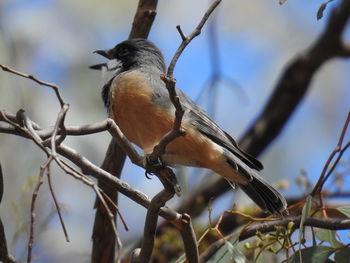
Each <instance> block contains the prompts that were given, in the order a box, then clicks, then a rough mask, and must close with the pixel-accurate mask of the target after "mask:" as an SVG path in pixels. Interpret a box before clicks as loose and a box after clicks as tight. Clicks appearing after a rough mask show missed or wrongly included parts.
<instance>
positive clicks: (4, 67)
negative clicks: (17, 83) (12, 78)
mask: <svg viewBox="0 0 350 263" xmlns="http://www.w3.org/2000/svg"><path fill="white" fill-rule="evenodd" d="M0 68H1V69H2V70H3V71H7V72H10V73H13V74H15V75H17V76H21V77H23V78H26V79H31V80H33V81H34V82H36V83H38V84H39V85H42V86H46V87H50V88H52V89H53V90H54V92H55V94H56V97H57V99H58V101H59V102H60V105H61V107H63V105H64V101H63V99H62V96H61V94H60V92H59V87H58V86H56V85H55V84H52V83H49V82H46V81H43V80H40V79H38V78H36V77H34V76H33V75H29V74H25V73H22V72H19V71H17V70H14V69H12V68H10V67H8V66H4V65H2V64H0Z"/></svg>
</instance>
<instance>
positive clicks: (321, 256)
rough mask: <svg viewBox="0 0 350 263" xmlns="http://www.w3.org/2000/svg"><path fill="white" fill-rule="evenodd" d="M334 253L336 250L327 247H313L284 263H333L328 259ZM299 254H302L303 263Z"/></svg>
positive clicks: (294, 255)
mask: <svg viewBox="0 0 350 263" xmlns="http://www.w3.org/2000/svg"><path fill="white" fill-rule="evenodd" d="M333 252H334V249H333V248H331V247H326V246H313V247H307V248H304V249H301V250H299V251H297V252H295V254H293V255H292V256H290V257H289V258H288V259H286V260H284V261H283V263H302V262H303V263H328V262H332V261H330V259H328V257H329V256H330V255H331V254H332V253H333ZM299 254H301V261H300V257H299Z"/></svg>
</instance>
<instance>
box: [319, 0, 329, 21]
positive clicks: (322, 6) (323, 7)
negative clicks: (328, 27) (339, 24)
mask: <svg viewBox="0 0 350 263" xmlns="http://www.w3.org/2000/svg"><path fill="white" fill-rule="evenodd" d="M330 2H333V0H327V1H326V2H323V3H322V5H321V6H320V8H319V9H318V11H317V14H316V17H317V20H319V19H321V18H322V17H323V12H324V10H325V9H326V7H327V5H328V4H329V3H330Z"/></svg>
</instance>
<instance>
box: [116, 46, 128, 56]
mask: <svg viewBox="0 0 350 263" xmlns="http://www.w3.org/2000/svg"><path fill="white" fill-rule="evenodd" d="M129 54H130V50H129V49H127V48H125V47H123V48H120V49H119V50H118V56H119V57H125V56H127V55H129Z"/></svg>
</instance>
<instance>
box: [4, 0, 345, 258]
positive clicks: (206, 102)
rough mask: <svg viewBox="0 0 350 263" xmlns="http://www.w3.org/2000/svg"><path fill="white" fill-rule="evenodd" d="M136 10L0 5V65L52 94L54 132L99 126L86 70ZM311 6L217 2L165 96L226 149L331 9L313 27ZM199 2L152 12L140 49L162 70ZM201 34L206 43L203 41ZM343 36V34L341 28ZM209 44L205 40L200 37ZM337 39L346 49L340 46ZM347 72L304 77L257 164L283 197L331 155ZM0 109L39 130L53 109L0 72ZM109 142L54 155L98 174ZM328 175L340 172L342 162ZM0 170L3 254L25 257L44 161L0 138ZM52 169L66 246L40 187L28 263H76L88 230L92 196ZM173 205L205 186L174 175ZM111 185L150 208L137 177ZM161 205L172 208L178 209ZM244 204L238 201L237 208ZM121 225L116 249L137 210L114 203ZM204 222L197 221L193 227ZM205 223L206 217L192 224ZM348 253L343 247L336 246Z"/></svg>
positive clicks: (52, 3) (339, 69)
mask: <svg viewBox="0 0 350 263" xmlns="http://www.w3.org/2000/svg"><path fill="white" fill-rule="evenodd" d="M137 2H138V1H137V0H132V1H131V0H119V1H112V0H105V1H96V0H75V1H69V0H60V1H58V0H32V1H27V0H2V1H0V63H1V64H4V65H7V66H10V67H12V68H14V69H16V70H19V71H22V72H25V73H28V74H33V75H35V76H36V77H38V78H40V79H42V80H45V81H48V82H53V83H55V84H57V85H58V86H59V87H60V91H61V94H62V95H63V98H64V100H65V101H66V102H68V103H69V104H70V110H69V112H68V114H67V119H66V125H82V124H88V123H93V122H97V121H101V120H104V119H105V118H106V116H107V115H106V111H105V109H104V106H103V103H102V100H101V96H100V91H101V84H102V80H101V77H100V74H99V72H96V71H92V70H89V69H88V67H89V66H90V65H92V64H96V63H100V62H103V61H104V60H103V58H101V57H99V56H98V55H96V54H93V53H92V52H93V51H94V50H97V49H105V48H111V47H113V46H114V45H115V44H117V43H118V42H120V41H122V40H124V39H126V38H127V37H128V34H129V31H130V28H131V23H132V20H133V17H134V13H135V10H136V6H137ZM321 3H322V1H316V0H313V1H306V2H305V1H300V0H289V1H287V2H286V3H285V4H284V5H282V6H280V5H279V4H278V1H277V0H275V1H261V0H251V1H245V0H237V1H223V2H222V3H221V5H220V6H219V8H218V9H217V10H216V11H215V15H214V16H213V17H212V18H211V19H210V20H209V22H208V24H207V25H206V26H205V27H204V30H203V32H202V34H201V35H200V36H199V37H198V38H196V39H195V40H194V41H193V42H192V43H191V44H190V45H189V46H188V47H187V48H186V50H185V52H184V53H183V54H182V56H181V58H180V60H179V61H178V64H177V66H176V69H175V75H174V76H175V78H176V79H177V87H179V88H181V89H182V90H183V91H184V92H185V93H187V94H188V95H189V96H190V97H191V98H192V99H193V100H197V101H198V103H199V104H200V105H201V106H202V107H203V108H205V109H207V110H208V111H209V113H210V114H211V115H212V116H213V118H214V119H215V120H216V121H217V122H218V123H219V124H220V125H221V127H222V128H224V129H225V130H226V131H227V132H229V133H230V134H231V135H232V136H233V137H234V138H237V139H238V138H239V137H240V135H241V134H242V133H243V132H244V131H245V130H246V129H247V128H248V126H249V125H250V124H251V123H252V122H253V121H254V119H255V118H256V117H257V115H258V113H259V112H260V111H261V109H262V107H263V106H264V104H265V102H266V100H267V99H268V97H269V95H270V94H271V91H272V89H273V87H274V85H275V84H276V82H277V81H278V79H279V77H280V74H281V71H282V69H283V68H284V66H285V65H287V64H288V62H289V61H290V60H291V59H292V58H293V57H294V56H295V55H296V54H298V53H300V52H302V51H303V50H305V49H307V48H308V47H309V46H310V45H311V43H313V41H314V40H315V39H316V38H317V36H318V35H319V33H320V32H321V31H322V29H323V28H324V25H325V22H326V20H327V16H328V15H329V13H330V10H331V9H332V6H334V5H336V4H337V1H334V2H333V3H331V4H330V5H329V7H328V8H327V9H326V11H325V14H324V15H325V17H324V18H323V19H321V20H317V19H316V12H317V10H318V8H319V6H320V5H321ZM208 5H209V1H203V0H192V1H186V0H177V1H159V4H158V14H157V16H156V19H155V22H154V25H153V28H152V30H151V34H150V36H149V39H150V40H152V41H153V42H155V43H156V44H157V45H158V46H159V47H160V48H161V49H162V50H163V52H164V55H165V58H166V61H167V63H169V62H170V60H171V58H172V56H173V54H174V52H175V51H176V49H177V47H178V45H179V44H180V42H181V38H180V36H179V34H178V32H177V31H176V29H175V26H176V25H178V24H180V25H181V26H182V29H183V31H184V33H185V34H186V33H190V32H192V30H193V29H194V27H195V26H196V25H197V23H198V22H199V20H200V19H201V17H202V15H203V14H204V12H205V11H206V9H207V7H208ZM210 28H211V29H212V30H213V29H214V33H213V31H210ZM349 28H350V27H349ZM210 32H211V33H210ZM213 36H216V37H215V39H216V41H217V44H218V50H217V51H218V53H217V56H216V60H215V61H214V63H216V64H214V65H216V66H215V69H216V70H217V69H219V71H218V72H214V73H219V77H220V78H219V81H217V82H215V85H214V86H210V87H211V88H209V83H210V81H211V80H212V78H211V77H212V76H213V61H212V60H211V56H210V55H211V53H210V52H213V42H211V41H212V40H213ZM349 37H350V34H349V30H347V33H346V39H348V40H350V38H349ZM349 72H350V63H349V61H346V60H340V59H339V60H332V61H330V62H328V63H327V64H325V65H324V66H323V67H322V68H321V69H320V70H319V71H318V72H317V74H316V75H315V76H314V79H313V82H312V86H311V88H310V90H309V92H308V94H307V95H306V97H305V99H304V100H303V102H302V103H301V104H300V107H299V108H298V109H297V110H296V112H295V113H294V114H293V116H292V118H291V119H290V121H289V122H288V124H287V125H286V126H285V128H284V130H283V132H282V134H281V135H280V136H279V137H278V138H277V140H275V141H274V142H273V143H272V144H271V146H270V147H269V148H268V149H267V150H266V151H265V152H264V154H263V155H262V156H261V157H260V159H261V160H262V162H263V163H264V166H265V169H264V171H263V175H264V176H265V177H267V178H268V179H269V180H270V181H271V182H273V183H274V184H278V183H280V182H281V181H283V180H287V181H288V182H289V186H288V187H287V188H286V189H285V190H284V191H283V193H284V194H285V195H286V196H289V197H291V196H300V195H301V194H302V193H303V188H302V187H300V186H298V184H297V178H298V177H300V175H301V174H306V175H307V176H308V177H309V179H310V180H311V181H312V182H315V181H316V180H317V178H318V176H319V174H320V173H321V170H322V168H323V165H324V163H325V161H326V159H327V158H328V155H329V154H330V152H331V151H332V150H333V148H334V147H335V145H336V143H337V141H338V136H339V134H340V131H341V128H342V126H343V123H344V121H345V118H346V115H347V112H348V110H349V108H350V107H349V106H350V89H349V83H350V74H349ZM0 80H1V81H0V108H1V109H5V110H6V111H8V112H11V113H15V112H16V111H17V110H18V109H20V108H24V109H25V110H26V111H27V113H28V115H29V116H30V118H31V119H32V120H34V121H35V122H37V123H38V124H40V125H41V126H42V127H49V126H52V125H53V124H54V122H55V119H56V117H57V113H58V111H59V103H58V101H57V99H56V97H55V95H54V93H53V92H52V90H50V89H49V88H46V87H40V86H38V85H37V84H35V83H34V82H31V81H29V80H27V79H23V78H19V77H16V76H14V75H12V74H9V73H5V72H0ZM109 141H110V135H109V134H108V133H101V134H95V135H90V136H82V137H69V138H67V139H66V141H65V144H67V145H69V146H70V147H73V148H75V149H76V150H77V151H79V152H80V153H81V154H82V155H84V156H85V157H87V158H88V159H90V160H91V161H92V162H94V163H95V164H98V165H99V164H101V162H102V160H103V158H104V154H105V151H106V148H107V146H108V143H109ZM343 159H344V162H343V163H342V164H341V165H340V166H339V169H346V167H349V166H348V164H346V161H349V154H347V155H345V157H344V158H343ZM0 161H1V164H2V167H3V172H4V183H5V192H4V198H3V202H2V204H1V206H0V215H1V218H2V220H3V223H4V225H5V231H6V234H7V238H8V242H9V246H10V251H11V253H12V254H13V255H14V256H15V257H16V258H17V259H21V260H23V259H24V258H25V257H26V245H27V239H28V227H29V224H28V223H29V216H30V210H29V209H30V199H31V195H32V192H33V189H34V186H35V184H36V181H37V176H38V174H39V168H40V164H42V163H43V162H44V161H45V156H44V154H43V153H42V152H41V150H39V149H38V148H37V147H36V146H35V145H34V144H33V143H32V142H31V141H28V140H25V139H21V138H19V137H16V136H12V135H6V134H0ZM54 168H55V169H53V183H54V188H55V191H56V194H57V198H58V200H59V202H60V204H62V206H63V215H64V219H65V222H66V225H67V228H68V232H69V235H70V239H71V242H70V243H66V242H65V238H64V235H63V232H62V230H61V227H60V224H59V221H58V217H57V214H56V212H55V209H54V204H53V201H52V198H51V196H50V194H49V192H48V186H47V183H46V182H45V183H44V185H43V186H42V187H41V189H40V193H39V198H38V203H37V208H36V210H37V219H36V220H37V221H36V235H35V244H34V259H35V261H36V262H52V263H54V262H69V261H71V260H72V258H74V262H88V261H89V256H90V251H91V233H92V224H93V218H94V210H93V204H94V200H95V195H94V192H93V191H92V190H91V189H90V188H88V187H87V186H85V185H83V184H82V183H81V182H79V181H76V180H74V179H72V178H71V177H70V176H68V175H65V174H64V173H63V172H61V171H60V170H59V169H57V167H54ZM179 173H180V174H181V175H182V177H181V178H179V180H180V181H181V183H182V185H183V189H184V197H183V198H185V197H186V195H187V194H188V193H189V192H190V191H191V189H193V187H194V185H197V184H203V183H207V180H203V178H206V177H205V176H206V175H205V173H203V172H202V171H200V170H198V169H191V170H186V171H184V170H181V171H179ZM122 179H123V180H125V181H126V182H128V183H129V184H130V185H131V186H132V187H134V188H136V189H139V190H141V191H142V192H144V193H146V194H147V195H148V196H150V197H152V196H153V195H154V194H155V193H157V192H159V191H160V189H161V185H160V184H159V182H158V180H157V179H156V178H154V179H152V180H148V179H146V178H145V176H144V171H143V170H142V169H139V168H137V167H135V166H134V165H131V164H130V162H129V161H128V162H127V164H126V166H125V169H124V172H123V175H122ZM175 199H176V200H173V201H172V202H171V205H172V206H174V207H175V206H176V203H177V202H178V201H179V199H178V198H175ZM243 199H244V200H243ZM237 202H240V204H241V202H246V198H242V196H241V195H240V194H235V193H234V192H233V191H232V192H230V193H228V194H225V195H224V196H223V197H222V198H220V199H219V200H218V201H216V202H215V204H214V213H215V214H221V213H222V212H223V210H225V209H228V208H229V207H231V205H232V204H233V203H237ZM119 207H120V209H121V213H122V214H123V216H124V217H125V219H126V221H127V224H128V226H129V228H130V231H129V232H125V231H123V230H122V229H121V228H120V229H121V232H122V240H123V242H125V244H127V242H131V241H132V240H133V239H135V238H136V237H138V236H139V235H140V233H142V229H143V223H144V216H145V213H146V210H145V209H144V208H143V207H141V206H139V205H137V204H135V203H133V202H132V201H130V200H129V199H127V198H125V197H123V196H122V197H121V198H120V205H119ZM203 218H204V219H203ZM202 219H203V220H207V213H203V217H202ZM348 242H349V241H348Z"/></svg>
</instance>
